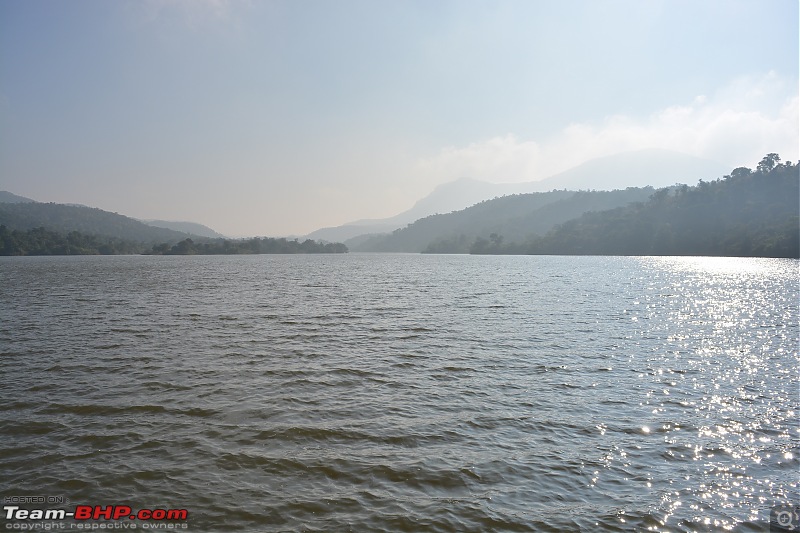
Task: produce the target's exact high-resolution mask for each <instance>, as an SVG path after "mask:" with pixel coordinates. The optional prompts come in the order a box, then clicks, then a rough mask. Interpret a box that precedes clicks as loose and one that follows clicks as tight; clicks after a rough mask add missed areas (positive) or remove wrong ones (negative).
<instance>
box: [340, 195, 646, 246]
mask: <svg viewBox="0 0 800 533" xmlns="http://www.w3.org/2000/svg"><path fill="white" fill-rule="evenodd" d="M653 192H654V189H652V188H651V187H645V188H629V189H626V190H621V191H581V192H575V191H551V192H544V193H531V194H516V195H512V196H504V197H501V198H495V199H493V200H486V201H484V202H481V203H479V204H476V205H474V206H472V207H469V208H467V209H464V210H461V211H455V212H453V213H448V214H444V215H432V216H429V217H426V218H423V219H420V220H418V221H416V222H414V223H413V224H409V225H408V226H407V227H405V228H402V229H399V230H396V231H394V232H393V233H391V234H389V235H383V236H375V237H372V238H370V239H368V240H366V241H365V242H362V243H360V244H355V243H352V242H349V241H348V245H350V246H351V248H353V249H354V250H356V251H368V252H428V253H468V252H469V251H470V247H471V245H472V244H473V242H474V241H475V240H476V239H478V238H480V237H488V236H489V235H492V234H498V235H504V236H505V237H506V239H508V240H519V241H524V240H525V239H527V238H528V236H529V235H531V234H544V233H545V232H546V231H548V230H550V229H551V228H552V227H553V226H555V225H556V224H559V223H562V222H565V221H567V220H569V219H571V218H575V217H578V216H580V215H581V214H583V213H585V212H587V211H592V210H603V209H609V208H612V207H617V206H621V205H626V204H628V203H631V202H638V201H643V200H646V199H647V198H648V197H649V196H650V195H651V194H652V193H653Z"/></svg>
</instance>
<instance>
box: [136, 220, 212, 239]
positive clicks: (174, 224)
mask: <svg viewBox="0 0 800 533" xmlns="http://www.w3.org/2000/svg"><path fill="white" fill-rule="evenodd" d="M141 222H144V223H145V224H147V225H148V226H155V227H157V228H166V229H171V230H174V231H181V232H183V233H188V234H190V235H199V236H200V237H208V238H209V239H225V238H227V237H225V235H223V234H221V233H217V232H216V231H214V230H213V229H211V228H209V227H208V226H204V225H203V224H198V223H197V222H178V221H171V220H142V221H141Z"/></svg>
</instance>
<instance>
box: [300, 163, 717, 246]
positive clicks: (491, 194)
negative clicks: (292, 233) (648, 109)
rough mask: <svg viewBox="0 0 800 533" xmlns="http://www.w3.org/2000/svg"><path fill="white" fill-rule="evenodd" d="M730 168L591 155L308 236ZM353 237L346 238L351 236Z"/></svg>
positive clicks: (463, 187) (353, 232) (363, 232)
mask: <svg viewBox="0 0 800 533" xmlns="http://www.w3.org/2000/svg"><path fill="white" fill-rule="evenodd" d="M729 171H730V169H728V168H726V167H725V166H724V165H721V164H719V163H716V162H714V161H710V160H708V159H702V158H699V157H694V156H690V155H687V154H682V153H679V152H672V151H668V150H658V149H651V150H639V151H635V152H625V153H621V154H616V155H612V156H608V157H601V158H598V159H593V160H591V161H588V162H586V163H583V164H581V165H578V166H576V167H574V168H572V169H570V170H567V171H565V172H561V173H559V174H556V175H554V176H551V177H549V178H546V179H543V180H540V181H533V182H525V183H489V182H485V181H479V180H475V179H471V178H462V179H459V180H456V181H452V182H449V183H445V184H442V185H439V186H438V187H436V188H435V189H434V190H433V192H431V193H430V194H429V195H428V196H426V197H424V198H422V199H421V200H419V201H418V202H417V203H415V204H414V206H413V207H411V208H410V209H408V210H407V211H404V212H402V213H400V214H398V215H395V216H393V217H389V218H385V219H367V220H357V221H355V222H351V223H348V224H345V225H342V226H336V227H329V228H321V229H318V230H316V231H314V232H312V233H309V234H308V235H307V238H309V239H321V240H327V241H337V242H338V241H349V242H350V245H351V246H352V244H353V243H355V244H359V243H363V242H364V241H365V240H366V239H367V237H366V236H367V235H370V234H381V233H389V232H392V231H394V230H396V229H398V228H402V227H404V226H406V225H407V224H410V223H412V222H414V221H416V220H419V219H421V218H424V217H427V216H430V215H435V214H445V213H450V212H453V211H457V210H460V209H464V208H467V207H469V206H472V205H475V204H477V203H478V202H481V201H484V200H489V199H492V198H497V197H502V196H508V195H512V194H523V193H531V192H545V191H552V190H563V189H569V190H572V191H578V190H585V191H591V190H595V191H610V190H614V189H625V188H627V187H642V186H645V185H648V186H652V187H655V188H659V187H666V186H669V185H674V184H676V183H686V184H693V183H696V182H697V181H698V180H700V179H706V180H708V179H714V178H717V177H719V176H722V175H723V174H725V173H726V172H729ZM359 236H360V238H359V239H356V240H351V239H353V238H355V237H359Z"/></svg>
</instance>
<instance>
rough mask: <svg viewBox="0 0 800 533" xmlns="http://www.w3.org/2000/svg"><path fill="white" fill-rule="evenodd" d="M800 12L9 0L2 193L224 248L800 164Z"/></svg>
mask: <svg viewBox="0 0 800 533" xmlns="http://www.w3.org/2000/svg"><path fill="white" fill-rule="evenodd" d="M798 46H799V44H798V2H797V0H766V1H765V0H720V1H713V0H690V1H680V0H663V1H656V0H619V1H610V0H526V1H508V2H503V1H481V2H477V1H468V0H459V1H453V2H447V1H437V0H426V1H421V2H411V1H377V0H374V1H363V2H357V1H298V0H295V1H286V2H266V1H255V0H254V1H252V2H237V1H225V0H149V1H144V0H143V1H139V2H134V1H127V0H122V1H116V2H109V1H105V0H96V1H82V0H75V1H70V2H63V1H42V0H28V1H24V2H22V1H19V2H18V1H11V0H0V189H6V190H10V191H12V192H14V193H16V194H22V195H25V196H30V197H33V198H35V199H38V200H42V201H55V202H76V203H83V204H87V205H91V206H95V207H100V208H102V209H107V210H111V211H117V212H120V213H123V214H127V215H130V216H134V217H140V218H167V219H183V220H194V221H198V222H202V223H205V224H208V225H210V226H212V227H214V228H215V229H217V230H218V231H221V232H223V233H227V234H232V235H280V234H289V233H294V234H301V233H305V232H308V231H311V230H314V229H316V228H318V227H321V226H327V225H337V224H341V223H344V222H348V221H351V220H355V219H359V218H369V217H383V216H391V215H393V214H396V213H397V212H400V211H402V210H404V209H406V208H408V207H410V206H411V204H413V202H414V201H415V200H416V199H418V198H420V197H421V196H424V195H425V194H427V193H428V192H430V190H432V189H433V187H434V186H436V185H437V184H439V183H444V182H447V181H452V180H453V179H456V178H458V177H462V176H470V177H474V178H479V179H486V180H490V181H508V182H511V181H529V180H533V179H540V178H544V177H547V176H548V175H550V174H552V173H554V172H557V171H560V170H564V169H566V168H568V167H571V166H574V165H577V164H579V163H582V162H584V161H586V160H588V159H590V158H592V157H597V156H601V155H608V154H612V153H616V152H621V151H626V150H632V149H637V148H650V147H657V148H659V147H660V148H667V149H673V150H679V151H683V152H686V153H691V154H693V155H698V156H702V157H706V158H710V159H714V160H716V161H719V162H721V163H723V164H725V165H728V166H730V167H731V168H733V166H738V165H748V166H754V165H755V164H756V163H757V161H758V159H760V157H761V156H762V155H763V154H764V153H766V152H767V151H778V152H779V153H781V155H782V156H784V159H787V158H791V159H797V158H798Z"/></svg>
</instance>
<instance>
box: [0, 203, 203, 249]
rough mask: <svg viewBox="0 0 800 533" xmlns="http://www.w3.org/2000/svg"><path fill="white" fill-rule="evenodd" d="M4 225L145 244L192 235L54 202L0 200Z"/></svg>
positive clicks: (24, 229) (0, 222) (0, 220)
mask: <svg viewBox="0 0 800 533" xmlns="http://www.w3.org/2000/svg"><path fill="white" fill-rule="evenodd" d="M0 225H3V226H6V228H8V229H9V230H19V231H27V230H30V229H33V228H45V229H46V230H49V231H53V232H57V233H62V234H67V233H70V232H72V231H77V232H80V233H82V234H85V235H102V236H106V237H113V238H115V239H122V240H126V241H136V242H144V243H151V244H154V243H162V242H169V243H176V242H178V241H180V240H183V239H185V238H187V237H189V236H190V235H189V234H187V233H183V232H180V231H173V230H170V229H166V228H159V227H155V226H148V225H147V224H144V223H142V222H139V221H138V220H134V219H132V218H129V217H126V216H124V215H118V214H117V213H110V212H108V211H103V210H102V209H96V208H93V207H84V206H75V205H64V204H50V203H47V204H45V203H39V202H32V203H0Z"/></svg>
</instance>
